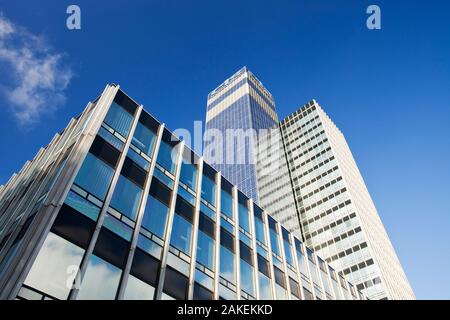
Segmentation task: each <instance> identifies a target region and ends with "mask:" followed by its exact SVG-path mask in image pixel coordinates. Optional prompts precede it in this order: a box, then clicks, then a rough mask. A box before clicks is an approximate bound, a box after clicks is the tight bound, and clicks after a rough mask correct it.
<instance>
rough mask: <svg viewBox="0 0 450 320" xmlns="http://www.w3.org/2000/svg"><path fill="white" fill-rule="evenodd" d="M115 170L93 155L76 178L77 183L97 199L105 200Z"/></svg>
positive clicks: (84, 163) (85, 161) (89, 156)
mask: <svg viewBox="0 0 450 320" xmlns="http://www.w3.org/2000/svg"><path fill="white" fill-rule="evenodd" d="M113 173H114V169H113V168H111V167H110V166H108V165H107V164H106V163H104V162H103V161H101V160H100V159H98V158H97V157H96V156H94V155H93V154H91V153H88V154H87V155H86V159H85V160H84V162H83V165H82V166H81V168H80V171H79V172H78V174H77V177H76V178H75V183H76V184H77V185H79V186H80V187H82V188H83V189H85V190H86V191H88V192H89V193H91V194H93V195H94V196H96V197H97V198H99V199H101V200H103V199H105V196H106V192H107V191H108V188H109V184H110V183H111V178H112V176H113Z"/></svg>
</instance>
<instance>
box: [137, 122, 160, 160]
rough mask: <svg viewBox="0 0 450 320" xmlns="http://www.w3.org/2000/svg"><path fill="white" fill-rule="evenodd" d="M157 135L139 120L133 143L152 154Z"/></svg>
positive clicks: (146, 152)
mask: <svg viewBox="0 0 450 320" xmlns="http://www.w3.org/2000/svg"><path fill="white" fill-rule="evenodd" d="M155 141H156V135H155V134H154V133H153V132H152V131H151V130H150V129H149V128H147V127H146V126H145V125H143V124H142V123H141V122H138V124H137V126H136V130H135V131H134V136H133V140H132V143H133V145H134V146H135V147H137V148H138V149H139V150H141V151H143V152H144V153H145V154H147V155H149V156H151V154H152V152H153V147H154V145H155Z"/></svg>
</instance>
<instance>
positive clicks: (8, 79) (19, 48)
mask: <svg viewBox="0 0 450 320" xmlns="http://www.w3.org/2000/svg"><path fill="white" fill-rule="evenodd" d="M63 58H64V54H62V53H58V52H55V51H54V50H52V49H51V47H50V46H49V45H48V44H47V42H46V40H45V39H43V38H42V37H40V36H37V35H35V34H33V33H31V32H30V31H28V30H27V29H25V28H23V27H21V26H19V25H17V24H14V23H13V22H11V21H10V20H9V19H7V18H6V17H5V16H4V14H3V13H2V12H0V74H1V76H0V81H2V83H1V86H2V88H1V90H2V91H3V94H4V96H5V97H6V99H7V101H8V102H9V105H10V108H11V110H12V112H13V114H14V116H15V118H16V119H17V120H18V122H19V124H21V125H29V124H34V123H36V122H38V121H39V120H40V118H41V115H42V114H46V113H51V112H54V111H55V110H56V109H57V108H58V106H61V105H62V104H63V103H64V102H65V100H66V97H65V94H64V90H65V89H66V88H67V86H68V84H69V82H70V80H71V78H72V71H71V69H70V68H69V67H67V66H65V65H63Z"/></svg>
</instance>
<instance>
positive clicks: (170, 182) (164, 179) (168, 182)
mask: <svg viewBox="0 0 450 320" xmlns="http://www.w3.org/2000/svg"><path fill="white" fill-rule="evenodd" d="M153 176H154V177H156V178H158V180H159V181H161V182H162V183H164V184H165V185H166V186H168V187H169V188H170V189H172V188H173V185H174V181H173V180H172V178H170V177H169V176H168V175H166V174H165V173H164V172H162V171H161V170H159V169H158V168H155V171H154V172H153Z"/></svg>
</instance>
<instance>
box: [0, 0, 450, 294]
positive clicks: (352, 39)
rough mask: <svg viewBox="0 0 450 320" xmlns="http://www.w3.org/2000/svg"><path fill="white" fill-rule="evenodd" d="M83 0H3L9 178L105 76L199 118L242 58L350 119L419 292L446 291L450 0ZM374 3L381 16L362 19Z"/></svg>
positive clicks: (355, 144)
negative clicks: (73, 13)
mask: <svg viewBox="0 0 450 320" xmlns="http://www.w3.org/2000/svg"><path fill="white" fill-rule="evenodd" d="M75 3H76V4H78V5H79V6H80V7H81V12H82V21H81V23H82V29H81V30H79V31H69V30H68V29H67V28H66V17H67V15H66V13H65V11H66V8H67V6H68V5H69V4H72V2H67V1H57V2H55V1H33V2H30V1H22V0H16V1H4V0H0V11H1V12H2V15H1V16H0V17H1V19H0V20H2V21H9V22H10V23H11V24H12V26H13V27H14V30H15V31H16V32H14V33H12V34H11V36H12V37H16V39H9V40H8V42H2V32H5V30H4V29H2V28H1V24H0V119H1V125H0V149H1V150H3V156H2V157H0V184H1V183H4V182H6V181H7V179H8V178H9V176H10V175H11V174H12V173H13V172H14V171H16V170H19V169H20V168H21V166H22V165H23V163H24V162H25V161H26V160H27V159H31V158H32V157H33V156H34V154H35V153H36V152H37V150H38V148H39V147H40V146H43V145H45V144H46V143H48V142H49V141H50V139H51V137H52V136H53V135H54V134H55V133H56V132H57V131H59V130H61V129H63V128H64V127H65V124H66V123H67V122H68V121H69V120H70V117H71V116H74V115H76V114H78V113H79V112H81V111H82V110H83V108H84V107H85V105H86V103H87V102H88V101H89V100H90V99H93V98H95V97H96V96H97V95H99V94H100V93H101V91H102V90H103V88H104V86H105V85H106V84H107V83H112V82H114V83H119V84H120V85H121V86H122V88H123V89H124V90H125V91H127V92H128V93H129V94H130V95H131V96H132V97H133V98H135V99H136V100H137V101H139V102H140V103H142V104H144V105H145V107H146V109H148V110H149V111H150V112H152V113H153V114H154V115H155V116H156V117H158V118H159V119H160V120H161V121H163V122H165V123H166V124H167V125H168V127H170V128H172V129H175V128H180V127H183V128H188V129H191V128H192V127H193V121H194V120H203V119H204V114H205V109H206V96H207V94H208V92H209V91H211V90H212V89H214V87H215V86H216V85H218V84H219V83H221V82H222V81H223V80H224V79H225V78H226V77H228V76H230V75H231V74H232V73H234V72H235V71H237V70H238V69H239V68H240V67H241V66H243V65H247V66H248V67H249V68H250V69H251V70H252V71H253V72H254V73H255V74H256V75H257V76H258V77H259V78H260V80H262V82H263V83H264V84H265V86H266V87H267V88H268V89H269V90H270V91H271V92H272V94H273V95H274V97H275V99H276V104H277V109H278V113H279V116H280V117H284V116H286V115H288V114H289V113H291V112H293V111H295V109H296V108H297V107H299V106H301V105H303V104H304V103H305V102H307V101H309V100H310V99H312V98H315V99H317V100H318V102H319V103H320V104H321V105H322V107H323V108H324V109H325V110H326V112H327V113H328V114H329V115H330V117H331V118H332V119H333V120H334V121H335V123H336V124H337V125H338V126H339V128H340V129H341V130H342V131H343V132H344V134H345V136H346V138H347V140H348V143H349V145H350V148H351V149H352V152H353V154H354V156H355V159H356V161H357V163H358V165H359V168H360V170H361V172H362V174H363V176H364V179H365V181H366V183H367V186H368V188H369V191H370V192H371V195H372V197H373V199H374V201H375V204H376V206H377V208H378V211H379V213H380V216H381V218H382V220H383V222H384V224H385V227H386V229H387V231H388V233H389V235H390V238H391V241H392V242H393V245H394V247H395V248H396V250H397V254H398V255H399V258H400V261H401V262H402V265H403V267H404V269H405V271H406V273H407V276H408V277H409V280H410V282H411V284H412V286H413V289H414V291H415V293H416V295H417V297H418V298H421V299H449V298H450V276H449V274H448V271H447V270H448V265H449V264H450V250H449V244H450V192H449V191H450V170H449V169H450V168H449V166H450V144H449V142H448V139H449V137H450V90H449V88H450V42H449V39H450V22H449V20H448V14H449V12H450V3H449V2H448V1H445V0H442V1H437V0H436V1H406V0H396V1H373V2H372V1H370V2H369V1H363V0H359V1H358V0H346V1H343V0H342V1H336V0H314V1H313V0H309V1H272V2H269V1H266V2H262V1H232V0H228V1H211V0H209V1H201V0H197V1H193V0H189V1H173V0H161V1H114V2H112V1H105V0H101V1H76V2H75ZM370 4H378V5H379V6H380V7H381V12H382V30H379V31H369V30H368V29H367V28H366V19H367V15H366V13H365V10H366V8H367V6H368V5H370ZM2 30H3V31H2ZM3 35H4V34H3ZM5 41H6V40H5ZM25 49H26V50H28V51H27V52H28V53H29V55H25V54H24V52H25V51H24V50H25ZM21 62H25V64H23V63H22V64H21ZM40 62H45V63H46V64H45V65H46V67H45V68H43V67H42V66H41V67H39V63H40ZM36 63H37V66H38V67H37V68H36V69H34V68H30V67H29V66H34V67H36ZM24 65H25V67H24ZM40 78H44V79H45V85H44V86H43V87H40V86H39V82H38V81H36V79H38V80H39V79H40ZM13 93H14V95H13ZM14 98H18V99H14ZM23 98H31V99H23ZM20 99H22V100H20ZM30 101H32V102H30Z"/></svg>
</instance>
